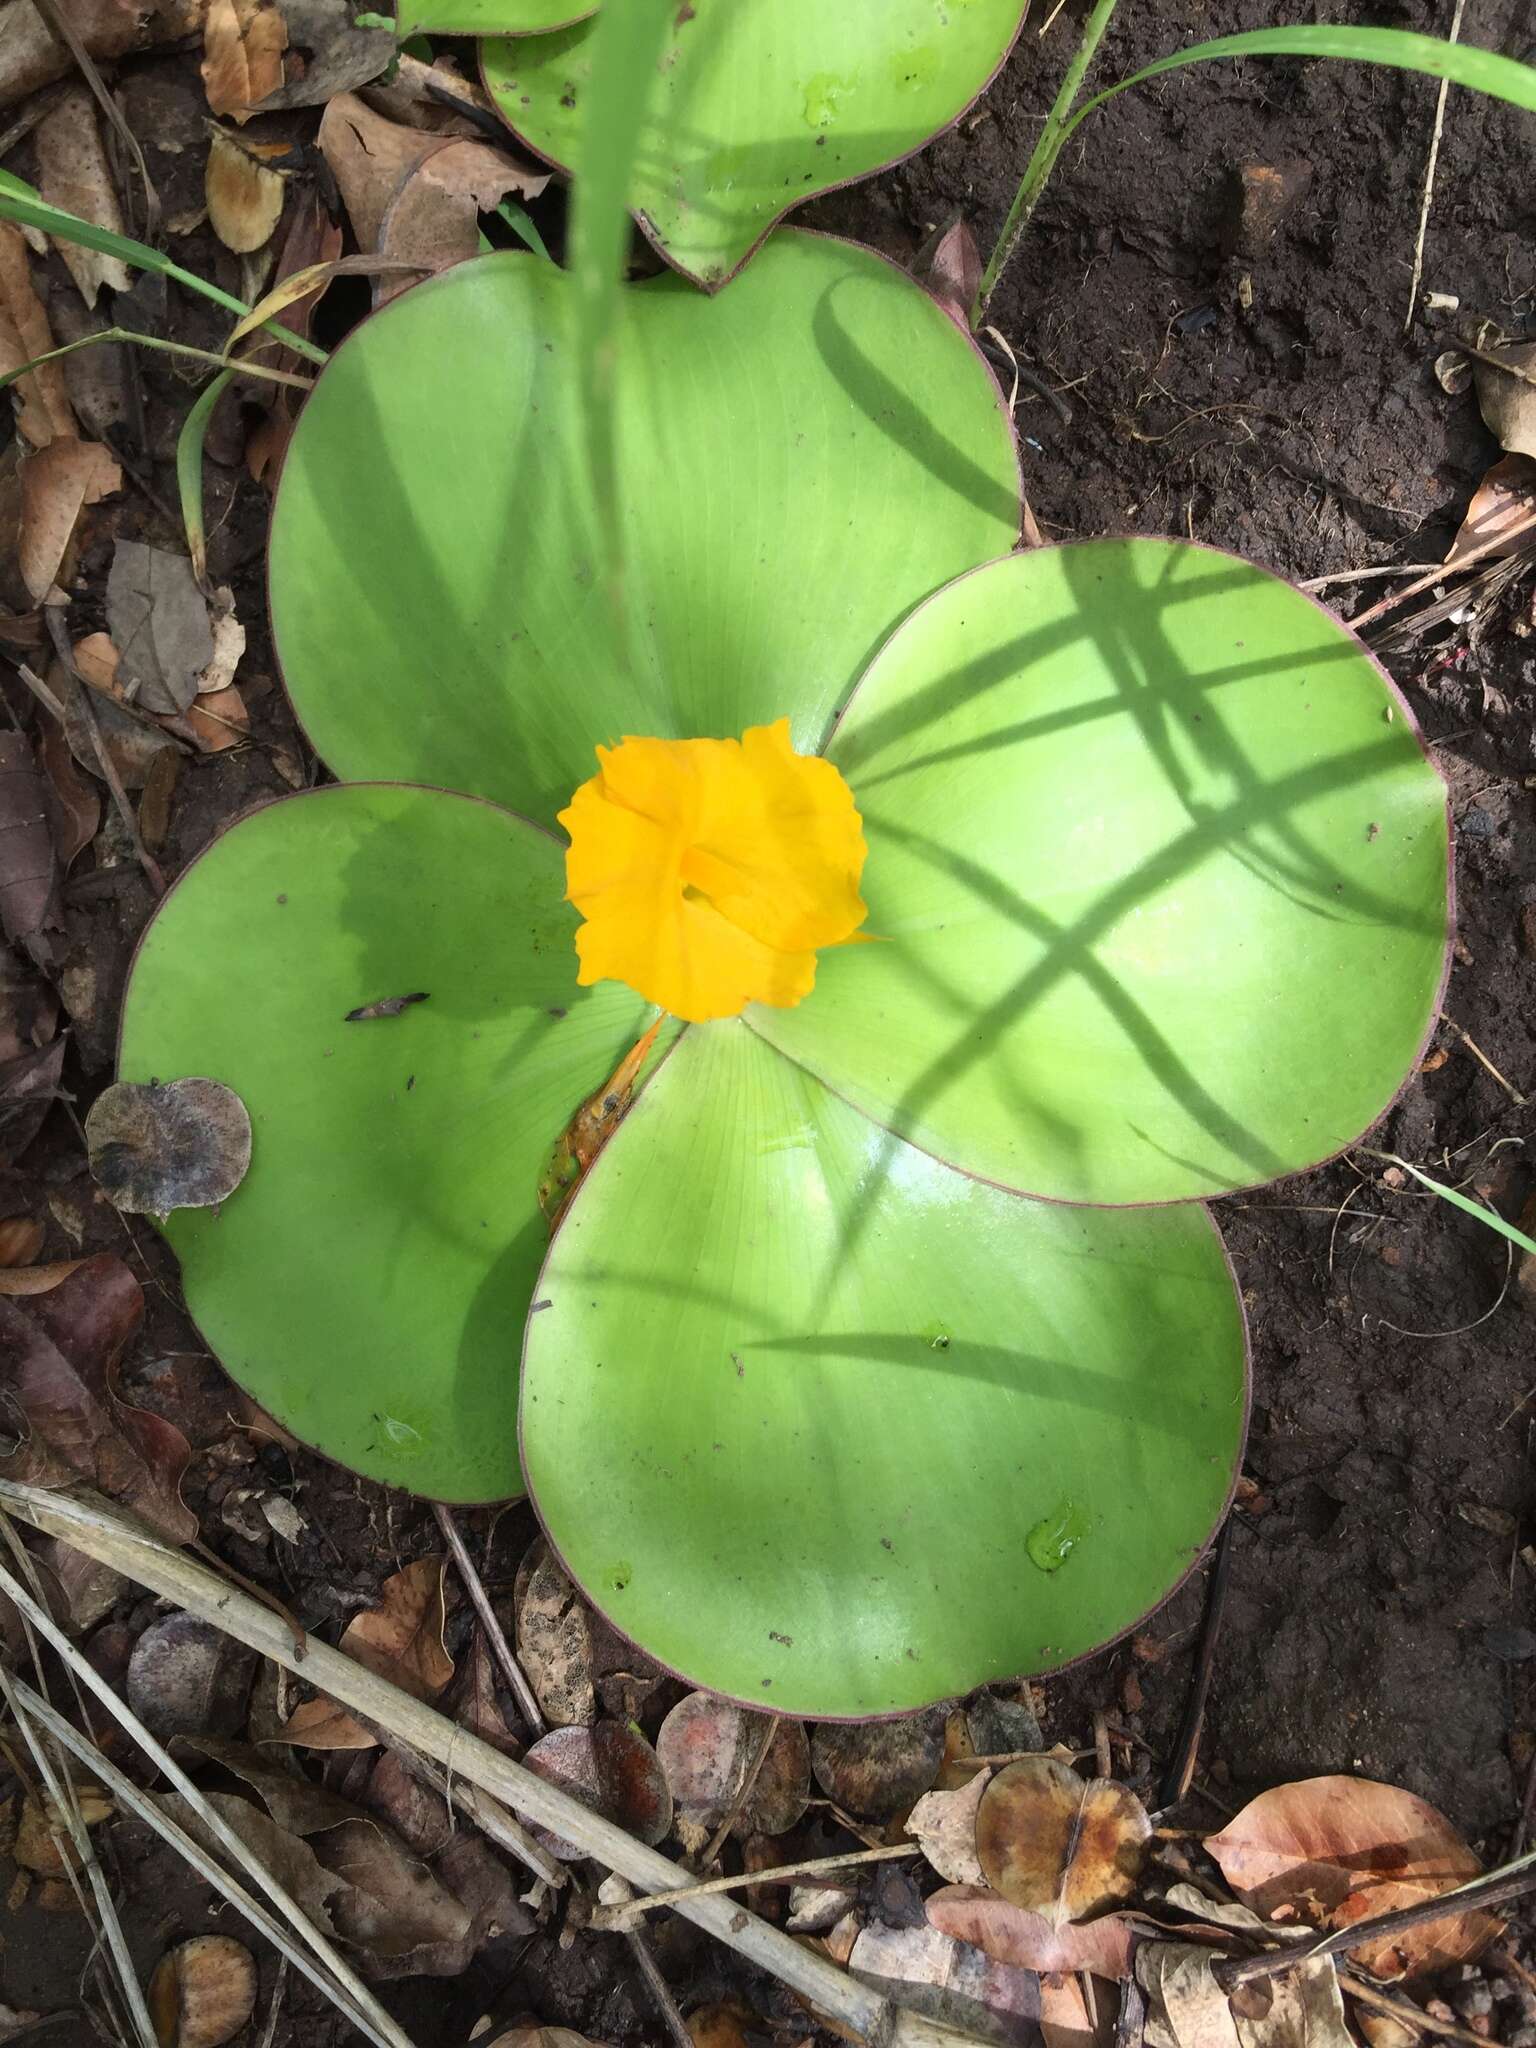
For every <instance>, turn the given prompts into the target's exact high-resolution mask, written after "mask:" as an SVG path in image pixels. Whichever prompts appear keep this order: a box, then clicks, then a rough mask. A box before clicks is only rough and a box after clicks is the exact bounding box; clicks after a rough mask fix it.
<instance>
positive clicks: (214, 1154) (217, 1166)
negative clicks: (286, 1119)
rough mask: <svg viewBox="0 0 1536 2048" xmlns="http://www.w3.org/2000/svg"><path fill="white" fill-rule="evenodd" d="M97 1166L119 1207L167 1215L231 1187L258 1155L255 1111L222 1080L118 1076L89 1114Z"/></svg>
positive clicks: (210, 1200) (207, 1202)
mask: <svg viewBox="0 0 1536 2048" xmlns="http://www.w3.org/2000/svg"><path fill="white" fill-rule="evenodd" d="M85 1139H86V1144H87V1146H88V1148H89V1151H90V1159H91V1171H92V1173H94V1174H95V1176H96V1178H97V1180H98V1181H99V1182H100V1183H101V1185H102V1187H103V1188H105V1190H106V1192H107V1194H108V1195H109V1196H110V1197H111V1199H112V1201H113V1202H114V1203H115V1205H116V1206H117V1207H118V1208H119V1209H126V1210H129V1211H131V1212H133V1213H135V1214H142V1215H146V1216H168V1215H169V1214H170V1213H171V1211H172V1210H173V1209H208V1208H211V1207H212V1206H213V1205H214V1203H216V1202H222V1201H224V1200H225V1199H226V1198H227V1197H228V1196H230V1195H232V1194H233V1193H234V1191H235V1189H236V1188H237V1187H239V1185H240V1183H241V1181H243V1180H244V1179H245V1175H246V1170H247V1168H248V1167H249V1166H250V1163H251V1119H250V1116H249V1114H248V1113H247V1111H246V1107H245V1104H244V1103H243V1102H242V1101H241V1100H240V1098H239V1096H238V1095H236V1094H235V1092H234V1090H233V1089H232V1088H226V1087H225V1086H224V1084H223V1083H222V1082H221V1081H210V1080H207V1079H205V1078H204V1077H202V1076H189V1077H188V1078H186V1079H185V1080H180V1081H165V1082H161V1081H149V1082H139V1081H118V1082H116V1083H115V1084H114V1085H113V1086H112V1087H110V1088H105V1089H103V1090H102V1092H101V1094H100V1095H98V1096H97V1098H96V1100H95V1102H94V1103H92V1105H91V1110H90V1114H89V1115H88V1116H87V1117H86V1119H85Z"/></svg>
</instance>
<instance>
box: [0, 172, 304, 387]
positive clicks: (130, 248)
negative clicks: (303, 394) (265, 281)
mask: <svg viewBox="0 0 1536 2048" xmlns="http://www.w3.org/2000/svg"><path fill="white" fill-rule="evenodd" d="M0 220H13V221H15V222H17V223H18V225H19V226H21V227H24V228H36V229H37V230H38V231H39V232H40V233H41V234H45V235H56V236H57V237H58V239H59V240H60V241H61V242H74V243H77V244H78V245H79V246H80V247H81V248H82V249H95V250H97V251H99V252H100V254H102V255H104V256H116V257H117V258H118V259H119V260H120V261H121V262H123V263H127V264H129V265H130V266H131V267H132V268H133V269H135V270H153V271H155V272H156V273H158V275H159V276H161V277H171V278H174V279H175V280H176V282H177V283H178V284H182V285H185V286H186V288H187V290H188V291H193V292H199V293H201V294H202V296H203V297H204V298H205V299H211V300H212V301H213V303H214V304H215V305H216V306H222V307H223V308H224V309H225V311H226V312H229V313H235V314H245V313H249V312H250V310H251V309H250V307H249V306H248V305H246V303H245V301H244V300H243V299H237V298H234V297H232V296H231V294H230V293H228V292H224V291H220V289H219V287H218V286H217V285H216V284H210V283H209V282H208V280H207V279H206V278H203V277H198V276H197V275H196V274H195V272H193V271H190V270H183V269H182V267H181V265H180V264H179V263H173V262H172V261H171V259H170V257H169V256H164V255H162V254H161V252H160V251H159V250H158V249H151V248H150V247H149V245H148V243H147V242H135V241H134V240H132V239H131V237H129V236H128V235H115V234H113V232H112V231H111V229H110V228H101V227H97V225H96V223H95V222H94V221H89V220H81V219H80V218H79V216H78V215H77V214H73V213H66V212H65V211H64V209H63V207H61V206H50V205H49V204H48V202H47V200H46V199H43V198H41V197H40V196H39V194H37V193H36V192H34V191H33V189H32V187H31V186H30V185H28V184H27V183H26V182H25V181H24V180H23V179H21V178H18V177H16V176H15V175H14V174H13V173H12V172H10V171H0ZM268 325H269V331H270V332H271V333H272V334H274V335H276V336H277V337H278V338H279V339H280V340H282V341H284V342H286V343H287V344H288V346H289V347H290V348H292V349H297V351H298V352H299V354H300V355H302V356H307V357H308V358H309V360H310V361H311V362H312V363H323V362H325V361H326V353H325V350H324V349H323V348H317V347H316V345H315V343H314V342H312V341H305V340H304V339H303V337H302V336H300V335H297V334H290V333H289V332H288V330H287V328H285V327H279V326H278V324H277V322H276V321H275V320H274V321H271V322H269V323H268Z"/></svg>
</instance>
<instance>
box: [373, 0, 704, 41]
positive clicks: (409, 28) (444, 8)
mask: <svg viewBox="0 0 1536 2048" xmlns="http://www.w3.org/2000/svg"><path fill="white" fill-rule="evenodd" d="M673 4H674V6H675V5H676V4H677V0H673ZM596 12H597V7H596V0H401V4H400V33H401V34H402V35H409V34H411V33H412V32H413V30H425V31H426V32H427V33H428V34H431V35H460V36H525V35H535V34H539V33H541V32H545V31H548V30H549V29H552V28H571V27H573V26H574V25H575V23H577V22H578V21H585V20H586V19H587V17H588V16H589V15H591V14H595V13H596Z"/></svg>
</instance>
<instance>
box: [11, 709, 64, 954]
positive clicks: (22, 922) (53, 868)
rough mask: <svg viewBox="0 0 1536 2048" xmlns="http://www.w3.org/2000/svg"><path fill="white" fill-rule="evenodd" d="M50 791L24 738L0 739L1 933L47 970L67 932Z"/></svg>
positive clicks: (18, 736)
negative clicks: (54, 937)
mask: <svg viewBox="0 0 1536 2048" xmlns="http://www.w3.org/2000/svg"><path fill="white" fill-rule="evenodd" d="M60 886H61V878H60V874H59V865H58V862H57V860H56V859H55V857H54V849H53V832H52V830H51V829H50V826H49V822H48V789H47V785H46V783H45V782H44V781H43V778H42V776H41V775H39V773H38V771H37V763H36V762H35V761H34V760H33V758H32V749H31V747H30V745H29V744H28V742H27V739H26V736H25V734H23V733H19V732H7V733H0V930H3V931H4V933H5V936H6V937H7V938H8V939H9V940H10V942H11V944H12V945H14V946H20V947H21V948H22V950H23V951H24V952H25V953H26V954H27V955H28V956H29V957H30V958H31V959H32V960H33V961H35V962H36V964H37V965H38V966H39V967H42V968H44V969H45V970H46V969H47V968H48V966H49V965H50V964H51V961H52V956H53V948H52V945H51V944H50V941H49V938H48V934H49V933H50V932H59V931H62V930H63V927H64V910H63V901H62V898H61V895H60Z"/></svg>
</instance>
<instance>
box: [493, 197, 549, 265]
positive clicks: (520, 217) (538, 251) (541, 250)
mask: <svg viewBox="0 0 1536 2048" xmlns="http://www.w3.org/2000/svg"><path fill="white" fill-rule="evenodd" d="M496 211H497V213H498V214H499V215H500V217H501V219H502V220H504V221H505V222H506V224H507V226H508V227H509V228H510V229H511V230H512V232H513V234H514V235H516V236H517V238H518V240H519V241H520V242H522V243H524V244H526V246H527V247H528V248H530V249H531V250H532V251H533V253H534V255H535V256H542V257H543V258H544V261H545V262H546V263H553V262H554V260H555V259H554V257H553V256H551V255H550V253H549V249H548V247H547V245H546V244H545V241H544V237H543V236H542V235H541V234H540V233H539V231H538V229H537V228H536V227H535V226H534V224H533V222H532V220H531V219H530V218H529V216H528V214H527V213H526V212H525V211H524V210H523V208H522V207H521V206H519V205H518V204H517V202H516V201H515V200H512V199H503V201H502V202H501V204H500V206H498V207H497V209H496Z"/></svg>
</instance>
